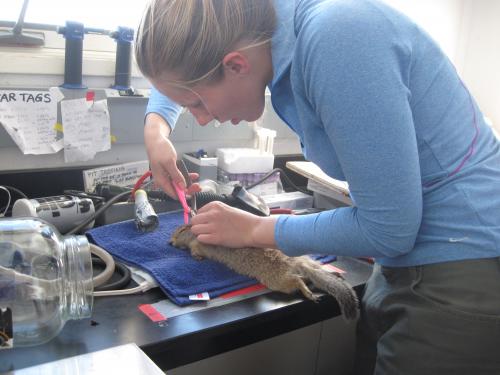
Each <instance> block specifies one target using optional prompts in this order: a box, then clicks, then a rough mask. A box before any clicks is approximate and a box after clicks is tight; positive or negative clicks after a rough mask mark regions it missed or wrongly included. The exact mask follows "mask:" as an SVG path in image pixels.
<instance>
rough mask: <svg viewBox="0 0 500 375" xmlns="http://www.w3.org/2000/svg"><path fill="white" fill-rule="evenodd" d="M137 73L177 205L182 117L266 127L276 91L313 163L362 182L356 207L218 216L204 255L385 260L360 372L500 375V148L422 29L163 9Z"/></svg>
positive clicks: (342, 15)
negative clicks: (184, 112) (264, 252)
mask: <svg viewBox="0 0 500 375" xmlns="http://www.w3.org/2000/svg"><path fill="white" fill-rule="evenodd" d="M136 58H137V62H138V64H139V67H140V68H141V70H142V72H143V73H144V75H145V76H146V77H147V78H148V79H149V80H150V81H151V82H152V84H153V85H154V86H155V88H156V89H157V90H158V91H159V92H157V91H154V92H153V95H152V97H151V100H150V104H149V108H148V112H149V114H148V116H147V120H146V127H145V141H146V146H147V150H148V155H149V158H150V160H151V165H152V170H153V175H154V176H155V180H157V181H158V182H159V183H160V185H161V186H162V187H163V188H164V189H165V191H167V192H168V193H169V194H170V195H172V196H174V193H173V189H172V186H171V184H172V181H173V182H182V181H183V180H182V176H181V175H180V173H179V171H178V170H177V169H176V168H175V159H176V157H177V155H176V153H175V149H174V147H173V145H172V144H171V143H170V142H169V141H168V134H169V132H170V129H169V127H172V126H173V125H174V124H175V121H176V118H177V116H178V113H179V109H180V107H179V105H180V106H184V107H186V108H187V109H188V110H189V111H191V113H192V114H193V115H194V116H195V117H196V119H197V120H198V122H199V123H200V125H202V126H203V125H205V124H206V123H208V122H209V121H211V120H213V119H216V120H218V121H221V122H224V121H231V122H232V123H233V124H237V123H238V122H239V121H241V120H246V121H254V120H255V119H257V118H258V117H259V116H260V115H261V114H262V111H263V108H264V91H265V88H266V86H268V87H269V88H270V90H271V94H272V102H273V106H274V108H275V110H276V112H277V113H278V115H279V116H280V117H281V118H282V119H283V120H284V121H285V122H286V123H287V124H288V125H289V126H290V128H292V129H293V130H294V132H295V133H297V135H298V136H299V138H300V140H301V145H302V148H303V152H304V155H305V157H306V158H307V159H308V160H311V161H313V162H315V163H316V164H318V165H319V166H320V167H321V168H322V169H323V170H324V171H325V172H326V173H327V174H329V175H330V176H332V177H334V178H337V179H342V180H347V182H348V183H349V187H350V192H351V196H352V198H353V201H354V206H353V207H344V208H338V209H334V210H330V211H326V212H322V213H319V214H313V215H307V216H285V215H282V216H277V217H274V216H273V217H265V218H262V217H256V216H253V215H251V214H248V213H245V212H242V211H239V210H237V209H234V208H231V207H228V206H225V205H223V204H221V203H211V204H209V205H207V206H205V207H203V208H202V209H200V210H199V212H198V215H197V216H196V217H194V218H193V220H192V223H193V228H192V231H193V232H194V233H195V234H196V235H197V236H198V239H199V240H200V241H202V242H206V243H210V244H220V245H225V246H230V247H242V246H254V247H277V248H279V249H281V250H282V251H283V252H285V253H286V254H288V255H292V256H295V255H301V254H305V253H320V252H323V253H332V254H337V255H346V256H354V257H357V256H369V257H374V258H375V259H376V265H375V267H374V272H373V275H372V277H371V278H370V280H369V281H368V283H367V285H366V289H365V293H364V296H363V301H362V303H363V306H362V316H361V320H360V322H359V325H358V351H357V360H356V363H355V367H356V368H355V372H356V373H358V374H372V373H376V374H454V375H456V374H498V373H500V356H498V350H499V349H498V348H499V347H500V194H499V186H500V146H499V143H498V141H497V140H496V139H495V137H494V136H493V135H492V132H491V130H490V129H489V127H488V126H487V125H486V124H485V122H484V119H483V116H482V115H481V112H480V110H479V108H478V107H477V105H476V103H475V102H474V100H473V98H472V97H471V96H470V94H469V92H468V90H467V89H466V88H465V87H464V85H463V84H462V82H461V81H460V78H459V77H458V75H457V73H456V71H455V69H454V67H453V66H452V64H451V63H450V62H449V61H448V59H447V58H446V57H445V55H444V54H443V52H442V51H441V50H440V49H439V48H438V47H437V45H436V44H435V43H434V42H433V41H432V40H431V39H430V37H429V36H428V35H427V34H426V33H425V32H424V31H422V30H421V29H420V28H419V27H418V26H416V25H415V24H414V23H412V21H410V20H409V19H408V18H406V17H405V16H403V15H401V14H399V13H398V12H396V11H394V10H393V9H391V8H389V7H388V6H386V5H384V4H383V3H379V2H377V1H376V0H358V1H348V0H337V1H335V0H302V1H292V0H275V1H271V0H267V1H266V0H258V1H257V0H203V1H194V0H182V1H180V0H178V1H175V0H158V1H153V2H152V3H151V5H150V6H149V7H148V9H147V11H146V13H145V16H144V18H143V20H142V23H141V27H140V30H139V32H138V37H137V44H136ZM160 93H161V94H160ZM174 103H177V104H174Z"/></svg>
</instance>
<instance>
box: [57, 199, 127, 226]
mask: <svg viewBox="0 0 500 375" xmlns="http://www.w3.org/2000/svg"><path fill="white" fill-rule="evenodd" d="M129 195H130V191H124V192H123V193H120V194H118V195H116V196H114V197H113V198H111V199H110V200H109V201H107V202H106V203H105V204H104V205H103V206H101V208H99V209H98V210H97V211H96V212H94V214H93V215H91V216H89V217H88V218H86V219H85V220H84V221H82V222H81V223H80V224H78V225H77V226H76V227H74V228H73V229H71V230H70V231H69V232H67V233H65V234H66V235H71V234H75V233H77V232H79V231H80V230H82V229H83V228H85V227H86V226H87V225H88V224H89V223H90V222H91V221H93V220H95V219H96V218H97V217H98V216H99V215H100V214H102V213H103V212H104V211H106V210H107V209H108V208H109V207H110V206H111V205H112V204H114V203H115V202H116V201H119V200H120V199H122V198H123V197H125V196H129Z"/></svg>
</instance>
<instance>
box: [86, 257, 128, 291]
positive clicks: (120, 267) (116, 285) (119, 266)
mask: <svg viewBox="0 0 500 375" xmlns="http://www.w3.org/2000/svg"><path fill="white" fill-rule="evenodd" d="M92 265H99V266H104V265H105V263H104V261H103V260H102V259H100V258H93V259H92ZM115 271H117V272H118V273H119V274H120V275H121V278H120V279H119V280H117V281H115V282H112V283H107V284H101V285H99V286H96V285H95V284H94V291H104V290H115V289H122V288H123V287H124V286H126V285H127V284H128V283H129V282H130V280H131V279H132V272H130V270H129V269H128V267H127V266H125V265H124V264H123V263H120V262H115Z"/></svg>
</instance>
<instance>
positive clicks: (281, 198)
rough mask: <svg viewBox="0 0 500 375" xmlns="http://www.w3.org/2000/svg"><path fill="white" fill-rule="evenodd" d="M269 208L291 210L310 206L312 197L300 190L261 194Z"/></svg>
mask: <svg viewBox="0 0 500 375" xmlns="http://www.w3.org/2000/svg"><path fill="white" fill-rule="evenodd" d="M262 199H264V202H266V204H267V206H268V207H269V208H290V209H292V210H301V209H306V208H312V206H313V197H312V196H311V195H308V194H304V193H302V192H301V191H291V192H288V193H280V194H273V195H264V196H262Z"/></svg>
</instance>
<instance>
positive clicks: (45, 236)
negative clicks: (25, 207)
mask: <svg viewBox="0 0 500 375" xmlns="http://www.w3.org/2000/svg"><path fill="white" fill-rule="evenodd" d="M92 292H93V285H92V263H91V257H90V247H89V243H88V242H87V239H86V238H85V237H84V236H61V235H60V234H59V233H58V232H57V230H56V229H55V228H54V227H53V226H52V225H51V224H49V223H47V222H45V221H43V220H41V219H39V218H2V219H0V350H1V349H4V348H10V347H19V346H32V345H38V344H42V343H44V342H47V341H49V340H50V339H52V338H53V337H55V336H56V335H57V334H58V333H59V332H60V331H61V329H62V328H63V326H64V324H65V323H66V321H68V320H70V319H83V318H87V317H90V314H91V312H92V303H93V297H92Z"/></svg>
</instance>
